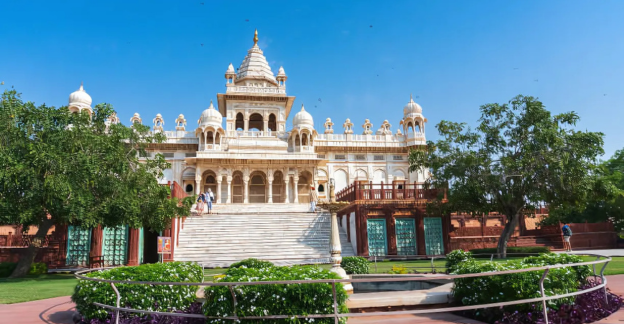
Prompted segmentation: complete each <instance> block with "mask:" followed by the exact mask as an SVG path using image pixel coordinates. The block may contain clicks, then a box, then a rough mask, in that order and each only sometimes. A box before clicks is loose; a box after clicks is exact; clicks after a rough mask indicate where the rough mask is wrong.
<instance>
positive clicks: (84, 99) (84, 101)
mask: <svg viewBox="0 0 624 324" xmlns="http://www.w3.org/2000/svg"><path fill="white" fill-rule="evenodd" d="M91 102H92V99H91V96H90V95H89V94H88V93H87V92H86V91H84V88H83V86H82V83H81V84H80V89H78V90H77V91H74V92H72V93H71V94H70V95H69V105H70V106H74V105H75V106H84V105H86V106H89V107H91Z"/></svg>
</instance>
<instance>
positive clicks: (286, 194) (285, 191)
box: [284, 174, 290, 204]
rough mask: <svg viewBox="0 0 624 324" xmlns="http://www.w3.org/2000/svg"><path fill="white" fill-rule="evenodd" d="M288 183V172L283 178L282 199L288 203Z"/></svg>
mask: <svg viewBox="0 0 624 324" xmlns="http://www.w3.org/2000/svg"><path fill="white" fill-rule="evenodd" d="M289 184H290V177H289V176H288V174H286V178H285V179H284V197H285V198H286V199H284V203H285V204H288V203H290V197H288V189H289V188H288V185H289Z"/></svg>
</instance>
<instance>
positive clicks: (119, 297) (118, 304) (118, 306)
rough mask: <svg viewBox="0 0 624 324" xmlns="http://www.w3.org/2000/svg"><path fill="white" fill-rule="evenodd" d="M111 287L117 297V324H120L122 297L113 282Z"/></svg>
mask: <svg viewBox="0 0 624 324" xmlns="http://www.w3.org/2000/svg"><path fill="white" fill-rule="evenodd" d="M111 287H113V290H114V291H115V294H116V295H117V304H116V305H117V309H116V310H115V324H119V308H120V307H121V295H120V294H119V290H117V287H115V284H114V283H112V282H111Z"/></svg>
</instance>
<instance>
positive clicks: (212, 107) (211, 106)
mask: <svg viewBox="0 0 624 324" xmlns="http://www.w3.org/2000/svg"><path fill="white" fill-rule="evenodd" d="M208 109H215V107H214V106H213V105H212V99H210V107H208Z"/></svg>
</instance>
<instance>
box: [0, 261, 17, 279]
mask: <svg viewBox="0 0 624 324" xmlns="http://www.w3.org/2000/svg"><path fill="white" fill-rule="evenodd" d="M15 267H17V263H15V262H2V263H0V278H5V277H8V276H10V275H11V273H13V270H15Z"/></svg>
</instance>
